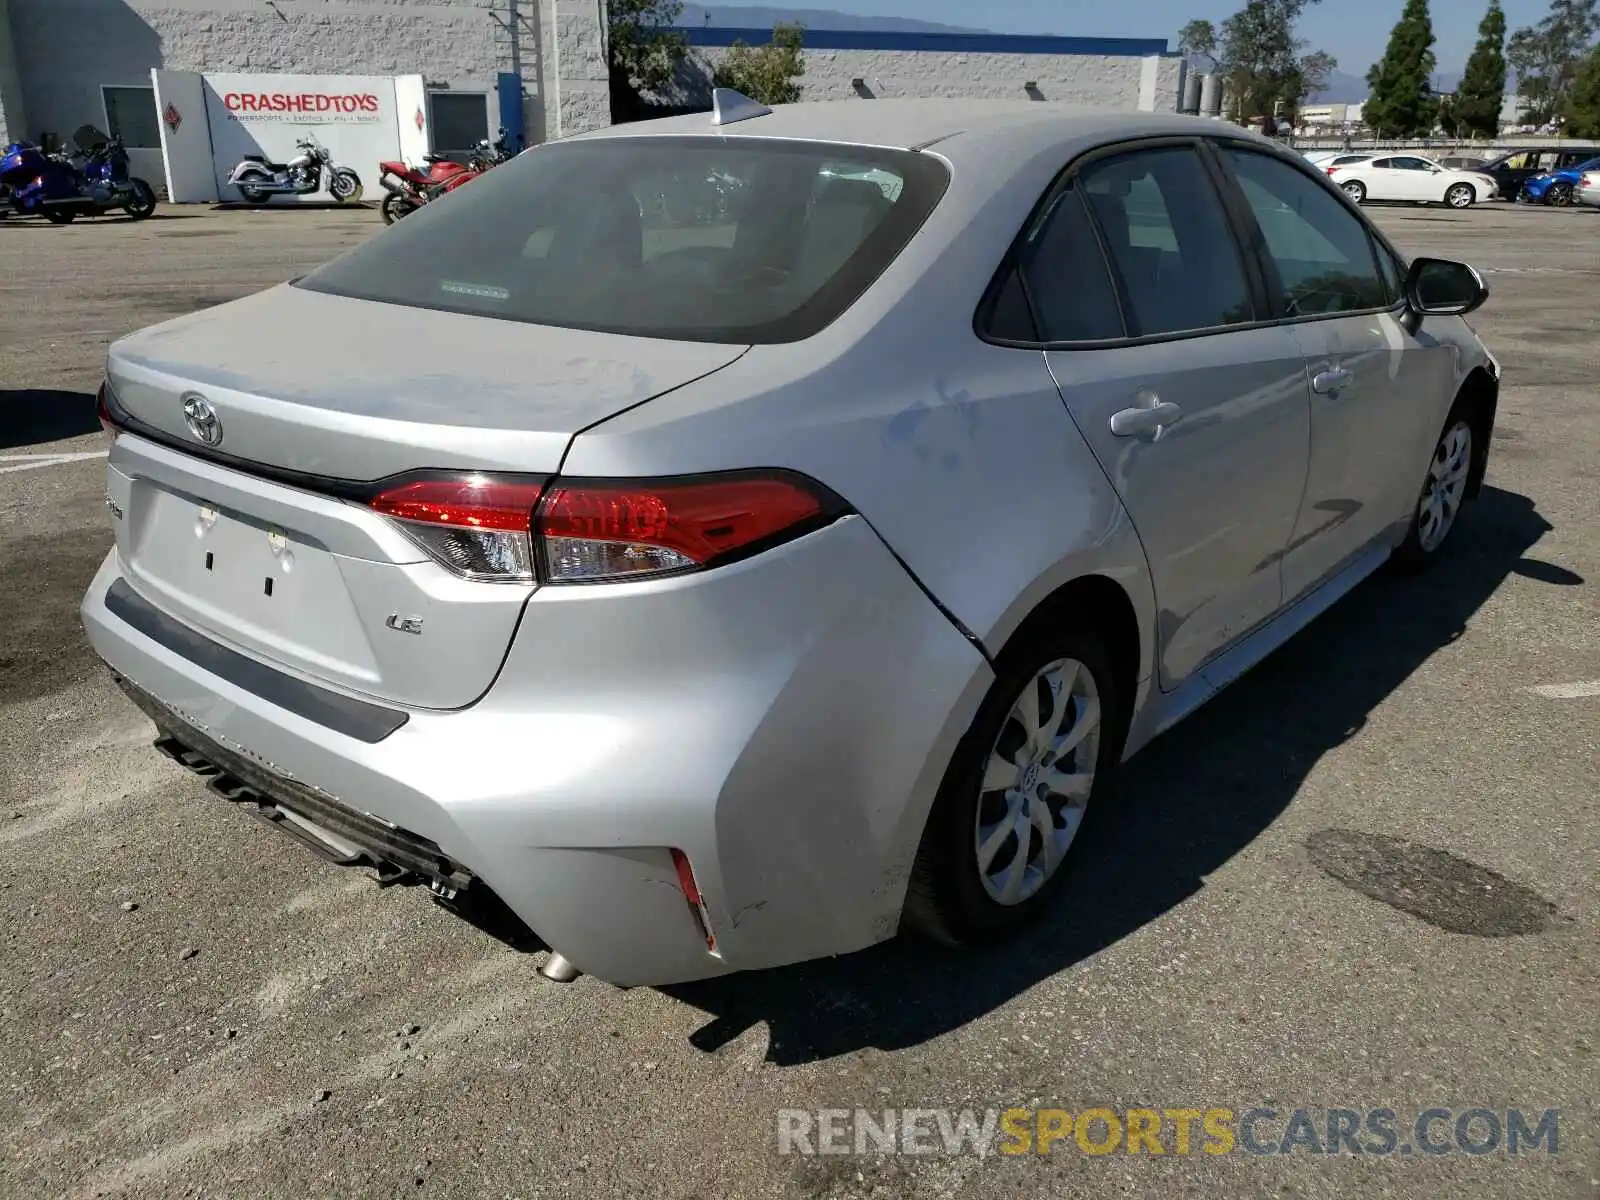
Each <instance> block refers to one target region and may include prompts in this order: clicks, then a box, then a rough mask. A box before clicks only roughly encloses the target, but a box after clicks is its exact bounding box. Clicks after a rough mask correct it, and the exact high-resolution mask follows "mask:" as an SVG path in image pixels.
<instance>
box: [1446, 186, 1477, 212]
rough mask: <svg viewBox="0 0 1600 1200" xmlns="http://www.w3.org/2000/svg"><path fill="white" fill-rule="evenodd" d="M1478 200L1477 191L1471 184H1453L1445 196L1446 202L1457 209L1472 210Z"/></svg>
mask: <svg viewBox="0 0 1600 1200" xmlns="http://www.w3.org/2000/svg"><path fill="white" fill-rule="evenodd" d="M1477 200H1478V192H1477V189H1476V188H1474V187H1473V186H1472V185H1471V184H1470V183H1457V184H1452V185H1451V186H1450V187H1449V188H1448V189H1447V190H1446V191H1445V194H1444V202H1445V203H1446V204H1447V205H1449V206H1450V207H1451V208H1456V209H1463V208H1471V207H1472V206H1473V205H1474V204H1476V203H1477Z"/></svg>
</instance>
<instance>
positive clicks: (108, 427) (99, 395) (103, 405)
mask: <svg viewBox="0 0 1600 1200" xmlns="http://www.w3.org/2000/svg"><path fill="white" fill-rule="evenodd" d="M94 409H95V415H96V416H98V417H99V418H100V431H101V432H102V433H104V434H105V436H106V446H107V448H110V447H112V446H115V445H116V444H117V435H118V434H119V433H121V432H122V431H121V430H120V429H118V428H117V422H116V419H115V418H114V417H113V416H112V415H111V385H110V384H107V383H101V385H100V390H99V391H98V392H96V393H95V396H94Z"/></svg>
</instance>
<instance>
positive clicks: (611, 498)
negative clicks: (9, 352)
mask: <svg viewBox="0 0 1600 1200" xmlns="http://www.w3.org/2000/svg"><path fill="white" fill-rule="evenodd" d="M662 196H671V197H676V198H677V199H678V201H680V202H675V203H673V204H670V205H663V204H661V203H659V199H660V197H662ZM1485 295H1486V293H1485V290H1484V286H1483V284H1482V281H1481V280H1480V279H1479V277H1478V276H1477V275H1476V274H1475V273H1474V272H1473V271H1472V270H1471V269H1470V268H1468V267H1466V266H1464V265H1461V264H1459V263H1452V262H1445V261H1440V260H1428V259H1420V260H1416V261H1412V262H1409V263H1408V262H1407V261H1406V260H1405V259H1404V258H1403V257H1402V256H1401V254H1400V253H1399V252H1398V251H1397V250H1396V249H1395V247H1394V246H1392V245H1391V244H1390V243H1389V242H1388V241H1387V240H1386V239H1385V238H1384V237H1383V236H1382V235H1381V234H1380V233H1379V232H1378V231H1377V230H1375V229H1374V228H1373V227H1372V226H1371V225H1370V224H1369V223H1368V222H1367V220H1366V219H1365V218H1364V217H1363V215H1362V214H1361V212H1360V211H1358V210H1357V209H1356V207H1355V206H1353V205H1352V204H1351V203H1350V202H1349V201H1348V199H1347V198H1346V197H1345V196H1344V195H1342V194H1341V193H1340V191H1339V189H1338V187H1337V186H1336V185H1335V184H1334V183H1333V182H1331V181H1330V180H1329V178H1328V177H1327V175H1326V173H1325V172H1324V171H1319V170H1317V169H1316V168H1315V167H1313V166H1311V165H1309V164H1307V163H1306V162H1305V161H1304V160H1303V159H1302V158H1300V156H1298V155H1296V154H1294V153H1292V152H1291V151H1288V150H1285V149H1283V148H1282V147H1280V146H1278V145H1276V144H1274V143H1272V142H1269V141H1266V140H1264V139H1262V138H1260V137H1258V136H1254V135H1252V134H1250V133H1249V132H1247V131H1245V130H1243V129H1240V128H1236V127H1234V126H1230V125H1226V124H1222V123H1218V122H1214V121H1207V120H1201V119H1194V118H1185V117H1180V116H1175V115H1159V114H1148V113H1144V114H1141V113H1113V112H1104V113H1096V112H1085V111H1082V110H1057V109H1055V108H1053V107H1052V106H1049V105H1042V104H1033V103H1023V104H1016V105H1013V104H1006V103H995V104H991V105H988V106H985V105H981V104H978V105H975V104H973V103H971V102H968V101H962V102H960V103H947V102H942V101H905V102H899V101H875V102H873V103H870V104H863V103H834V104H800V105H795V106H787V107H783V108H780V109H779V110H777V111H768V110H766V109H764V108H762V107H761V106H759V105H755V104H754V103H752V102H750V101H748V100H745V99H744V98H743V97H740V96H737V95H735V94H731V93H725V92H724V93H719V94H718V97H717V111H716V113H715V114H714V115H713V116H711V117H707V116H688V117H681V118H673V119H669V120H664V121H659V122H655V123H652V124H635V125H628V126H625V127H620V128H616V129H612V130H607V131H604V132H600V133H596V134H592V135H586V136H583V137H577V138H573V139H570V140H567V141H563V142H559V143H555V144H551V145H546V146H540V147H538V148H536V149H534V150H532V151H530V152H528V153H525V154H523V155H522V156H520V157H519V158H518V159H516V160H515V161H513V162H511V163H509V164H508V165H505V166H503V167H499V168H497V169H496V170H495V171H493V172H491V173H490V174H489V175H487V176H485V177H484V178H483V179H482V180H481V181H479V182H477V183H475V184H473V186H472V187H470V188H464V189H461V190H460V191H459V192H456V193H453V194H452V195H450V196H449V197H446V198H445V199H444V200H443V201H441V202H438V203H434V204H429V205H427V206H426V207H425V208H424V209H422V210H421V211H420V212H418V213H417V214H416V215H414V216H412V217H410V218H408V219H407V220H406V221H404V222H402V223H400V224H398V225H396V226H394V227H393V228H390V229H387V230H384V231H383V232H381V233H379V234H377V235H376V236H375V237H373V238H371V239H370V240H368V241H367V242H365V243H364V244H362V245H360V246H358V247H356V248H354V249H352V250H350V251H348V252H347V253H345V254H343V255H342V256H340V257H339V258H336V259H334V260H333V261H331V262H329V263H328V264H326V265H325V266H323V267H321V268H320V269H318V270H316V271H313V272H312V273H311V274H309V275H307V276H305V277H304V278H301V279H297V280H294V281H292V282H290V283H286V284H283V285H281V286H278V287H274V288H272V289H270V290H268V291H265V292H262V293H260V294H258V295H255V296H252V297H249V298H246V299H244V300H240V301H237V302H235V303H232V304H227V305H223V306H220V307H216V308H211V309H208V310H206V311H204V312H200V313H196V314H193V315H190V316H185V317H181V318H179V319H177V320H174V321H169V322H167V323H165V324H162V325H157V326H155V327H153V328H150V329H147V330H145V331H143V332H141V333H138V334H135V335H133V336H131V337H127V338H124V339H123V340H121V341H119V342H117V343H116V344H114V345H113V346H112V348H111V350H110V353H109V360H108V364H107V368H108V369H107V379H106V385H105V387H104V388H103V389H102V394H101V417H102V420H103V422H104V424H105V427H106V431H107V436H108V438H109V439H110V441H111V452H110V462H109V467H108V470H107V476H106V502H107V507H108V509H109V511H110V517H111V523H112V525H113V526H114V528H115V533H116V544H115V548H114V549H113V550H112V551H111V553H110V554H109V555H108V556H107V558H106V560H105V563H104V565H103V567H102V568H101V570H100V572H99V574H98V576H97V577H96V578H95V580H94V582H93V584H92V586H91V587H90V589H89V591H88V594H87V596H86V597H85V599H84V602H83V618H84V621H85V623H86V625H87V628H88V633H89V637H90V640H91V641H92V643H93V645H94V647H95V649H96V650H97V651H98V652H99V653H100V655H101V656H102V657H103V658H104V659H105V660H106V662H107V663H108V664H109V665H110V668H111V670H112V671H113V672H114V673H115V675H116V677H117V679H118V680H119V681H121V683H122V684H123V686H124V688H125V690H126V691H127V693H128V695H129V696H130V697H131V698H132V700H133V702H134V703H136V704H138V705H139V706H140V707H141V708H142V709H143V710H144V711H145V712H146V713H147V714H148V715H149V716H150V717H151V719H152V720H153V721H154V723H155V724H156V726H157V727H158V731H159V741H158V746H159V747H160V748H161V749H162V750H163V751H164V752H166V753H167V754H169V755H170V756H171V757H173V758H174V759H176V760H177V761H178V762H180V763H182V764H183V765H185V766H187V767H188V768H190V769H191V770H193V771H195V772H197V773H199V774H200V775H202V776H204V777H205V778H206V779H207V780H209V782H210V784H211V787H212V789H213V790H214V791H216V792H218V793H219V794H221V795H222V796H223V797H225V798H227V799H229V800H232V801H237V802H241V803H244V804H247V805H249V806H252V807H253V808H254V809H255V810H256V811H257V812H259V813H260V814H263V815H266V816H268V817H269V818H270V819H272V820H273V821H274V823H275V824H277V826H278V827H279V828H280V829H282V830H283V831H285V832H287V833H290V834H293V835H294V836H296V837H297V838H299V839H300V840H302V841H303V842H305V843H306V844H307V845H308V846H310V847H311V848H313V849H315V850H317V851H318V852H319V853H321V854H323V855H325V856H326V857H327V858H329V859H332V860H334V861H336V862H340V863H347V864H366V865H368V866H370V867H374V868H376V869H377V871H378V873H379V876H380V878H381V879H383V880H386V881H407V880H409V881H415V882H419V883H422V884H424V885H426V886H427V887H428V888H430V889H431V890H432V892H433V894H434V895H435V896H437V897H438V898H439V899H440V900H441V901H444V902H446V903H449V904H452V905H458V906H463V907H466V906H470V905H472V904H474V903H477V902H480V901H482V902H484V903H489V902H493V903H495V904H502V905H504V906H507V907H509V909H510V910H511V911H512V912H513V913H514V914H515V915H516V916H517V917H518V918H520V919H521V921H523V922H524V923H526V924H527V925H528V926H530V927H531V928H532V929H533V930H534V931H535V932H537V933H538V934H539V935H540V936H541V937H542V938H543V939H544V941H545V942H547V943H548V944H549V946H551V947H552V948H553V951H554V952H555V953H554V955H553V956H552V958H551V959H550V960H549V962H548V963H547V964H546V967H545V970H546V971H547V973H548V974H550V975H552V976H559V977H571V976H572V975H573V974H574V973H575V972H578V971H587V972H590V973H593V974H595V975H597V976H599V977H601V978H603V979H606V980H610V981H613V982H615V983H618V984H659V983H666V982H672V981H680V980H688V979H694V978H700V977H705V976H711V975H716V974H721V973H725V972H730V971H736V970H744V969H748V968H760V967H769V966H773V965H776V964H781V963H788V962H794V961H797V960H801V959H806V958H810V957H814V956H822V955H833V954H840V953H844V952H847V951H852V950H857V949H860V948H862V947H865V946H868V945H871V944H873V943H875V942H879V941H882V940H884V939H886V938H889V937H891V936H894V935H895V934H896V933H897V932H898V931H899V930H900V929H901V928H902V926H903V925H910V926H912V927H914V928H916V929H919V930H921V931H924V932H927V933H930V934H932V935H934V936H936V937H939V938H942V939H945V940H947V941H950V942H953V943H957V944H960V945H963V946H985V945H988V944H990V943H991V942H994V941H995V940H997V939H1000V938H1002V937H1004V936H1005V935H1006V934H1008V933H1010V932H1012V931H1013V930H1015V929H1016V928H1017V927H1019V926H1020V925H1022V924H1023V923H1025V922H1027V921H1030V920H1033V919H1036V918H1039V917H1041V916H1045V915H1047V914H1049V913H1050V912H1051V911H1052V909H1051V905H1052V903H1053V901H1054V900H1055V897H1056V894H1057V892H1058V889H1059V888H1060V886H1061V885H1062V883H1063V880H1064V878H1065V877H1066V874H1067V872H1068V870H1069V864H1070V863H1071V861H1072V852H1073V847H1074V844H1075V841H1076V839H1077V837H1078V834H1079V831H1080V830H1081V829H1082V828H1083V821H1084V819H1085V817H1086V816H1088V815H1089V814H1091V813H1092V812H1094V811H1095V808H1096V799H1097V797H1099V796H1100V795H1101V794H1102V790H1103V786H1104V782H1105V778H1106V775H1107V773H1108V772H1110V771H1111V770H1113V769H1114V768H1115V767H1116V766H1117V764H1118V763H1120V762H1121V761H1123V760H1124V759H1126V758H1127V757H1128V756H1130V755H1132V754H1134V753H1135V752H1137V751H1138V750H1139V749H1140V748H1141V747H1142V746H1144V745H1145V744H1146V743H1148V742H1149V741H1150V740H1151V739H1152V738H1154V737H1156V736H1157V735H1159V734H1160V733H1161V732H1162V731H1164V730H1166V729H1168V728H1170V727H1171V726H1172V725H1173V724H1174V723H1176V722H1177V721H1179V720H1181V719H1182V718H1183V717H1185V716H1186V715H1187V714H1189V713H1191V712H1193V711H1194V710H1195V709H1197V708H1198V707H1200V706H1201V705H1202V704H1204V703H1205V702H1206V701H1207V700H1208V699H1210V698H1211V697H1212V696H1214V695H1215V694H1216V693H1217V692H1218V690H1219V689H1221V688H1223V687H1226V686H1227V685H1228V684H1229V683H1230V682H1231V681H1233V680H1234V679H1236V678H1238V677H1239V676H1240V675H1241V674H1242V673H1243V672H1244V671H1246V670H1247V669H1249V668H1250V667H1251V666H1253V665H1254V664H1255V663H1257V662H1259V661H1260V660H1261V659H1262V658H1263V657H1264V656H1266V655H1267V654H1268V653H1270V652H1271V651H1272V650H1273V649H1275V648H1276V647H1278V646H1280V645H1282V644H1283V643H1284V642H1285V641H1286V640H1287V639H1288V638H1289V637H1291V636H1292V635H1293V634H1295V633H1296V632H1297V631H1299V630H1301V629H1302V628H1304V627H1305V626H1306V625H1308V624H1309V623H1310V622H1311V621H1312V620H1313V619H1314V618H1316V617H1317V615H1318V614H1320V613H1321V612H1323V611H1324V610H1325V609H1327V608H1328V607H1329V606H1330V605H1331V604H1333V603H1334V602H1335V601H1337V600H1338V599H1339V598H1340V597H1341V596H1343V595H1344V594H1345V593H1347V592H1348V591H1349V590H1350V589H1351V588H1352V587H1354V586H1355V585H1356V584H1357V583H1358V582H1359V581H1360V580H1361V579H1363V578H1364V577H1366V576H1367V575H1369V574H1370V573H1371V572H1373V571H1374V570H1376V569H1377V568H1379V567H1380V566H1382V565H1383V564H1385V563H1394V564H1398V565H1400V566H1403V567H1407V568H1418V567H1423V566H1426V565H1427V564H1428V563H1430V562H1431V561H1433V560H1435V559H1437V558H1438V556H1439V555H1441V554H1442V553H1445V552H1446V548H1447V546H1448V544H1449V541H1450V539H1451V537H1452V535H1453V533H1454V531H1455V530H1456V528H1457V526H1458V524H1459V518H1460V516H1461V514H1462V512H1463V511H1464V509H1465V507H1466V505H1467V502H1468V501H1469V500H1470V499H1471V498H1472V497H1473V496H1475V495H1476V494H1477V492H1478V490H1479V487H1480V485H1481V483H1482V481H1483V477H1484V470H1485V463H1486V455H1487V451H1488V448H1489V444H1490V437H1491V432H1492V427H1493V424H1494V420H1495V405H1496V397H1497V394H1498V390H1499V367H1498V365H1497V364H1496V362H1495V360H1494V358H1493V357H1492V356H1491V355H1490V354H1489V353H1488V352H1487V351H1485V349H1484V348H1483V346H1482V345H1481V344H1480V343H1479V341H1478V339H1477V337H1476V336H1475V335H1474V333H1473V331H1472V330H1471V329H1470V328H1469V327H1468V325H1467V323H1466V321H1465V320H1464V319H1463V318H1464V317H1465V315H1466V314H1468V313H1469V312H1471V311H1472V310H1473V309H1475V308H1476V307H1477V306H1479V305H1480V304H1481V303H1482V302H1483V301H1484V298H1485ZM1196 819H1197V820H1204V819H1205V818H1204V816H1203V814H1197V815H1196ZM178 866H179V864H174V867H175V868H177V867H178ZM1151 869H1152V870H1160V869H1161V867H1160V864H1158V863H1155V864H1151Z"/></svg>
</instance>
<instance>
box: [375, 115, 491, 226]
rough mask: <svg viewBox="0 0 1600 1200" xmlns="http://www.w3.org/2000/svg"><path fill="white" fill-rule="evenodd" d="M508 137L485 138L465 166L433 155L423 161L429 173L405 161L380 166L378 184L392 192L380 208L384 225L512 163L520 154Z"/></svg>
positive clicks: (468, 158) (473, 151)
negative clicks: (492, 139)
mask: <svg viewBox="0 0 1600 1200" xmlns="http://www.w3.org/2000/svg"><path fill="white" fill-rule="evenodd" d="M509 136H510V135H509V134H507V132H506V131H505V129H503V128H502V129H501V130H500V133H499V136H498V137H497V138H496V139H495V140H494V141H493V142H491V141H490V140H489V139H488V138H484V139H483V140H482V141H480V142H479V143H478V144H477V145H476V146H474V147H473V149H472V153H471V154H470V155H468V157H467V163H466V165H465V166H462V165H461V164H460V163H456V162H452V161H450V160H449V159H447V158H444V157H443V156H442V155H437V154H430V155H428V156H427V157H426V158H425V159H424V160H423V161H424V162H425V163H426V164H427V165H428V171H427V173H426V174H424V173H423V172H422V171H420V170H418V169H417V168H415V167H409V166H407V165H406V164H405V163H403V162H383V163H379V164H378V169H379V170H380V171H382V172H383V176H382V178H380V180H379V182H380V183H381V184H382V185H383V186H384V188H386V189H387V190H388V192H389V194H388V195H387V196H385V197H384V199H383V204H382V205H381V206H380V209H379V211H380V213H381V214H382V216H383V223H384V224H385V225H393V224H394V223H395V222H396V221H398V220H399V219H400V218H401V217H404V216H407V215H409V214H410V213H413V212H415V211H416V210H417V209H419V208H421V207H422V206H423V205H424V204H426V203H428V202H429V201H430V200H436V199H438V198H439V197H440V196H442V195H444V194H445V193H446V192H453V191H454V190H455V189H456V188H458V187H460V186H461V185H462V184H464V183H467V182H469V181H470V180H473V179H476V178H477V177H478V176H479V175H482V174H483V173H484V172H485V171H488V170H490V169H491V168H493V167H497V166H499V165H500V164H501V163H505V162H510V161H511V160H512V159H513V158H515V157H516V156H517V152H516V151H515V150H512V149H511V148H510V146H509V145H507V138H508V137H509Z"/></svg>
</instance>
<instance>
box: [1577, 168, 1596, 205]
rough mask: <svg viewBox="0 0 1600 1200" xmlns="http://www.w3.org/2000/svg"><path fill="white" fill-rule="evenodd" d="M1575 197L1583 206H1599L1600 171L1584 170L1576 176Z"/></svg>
mask: <svg viewBox="0 0 1600 1200" xmlns="http://www.w3.org/2000/svg"><path fill="white" fill-rule="evenodd" d="M1577 197H1578V203H1579V204H1581V205H1583V206H1584V207H1585V208H1600V171H1585V172H1584V173H1583V174H1582V175H1580V176H1578V191H1577Z"/></svg>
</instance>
